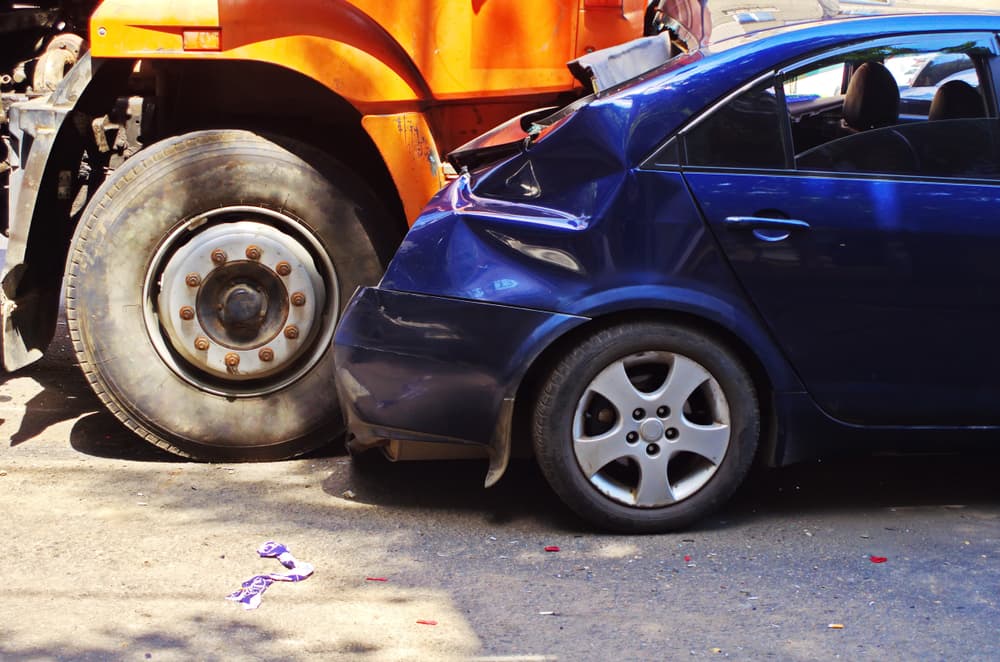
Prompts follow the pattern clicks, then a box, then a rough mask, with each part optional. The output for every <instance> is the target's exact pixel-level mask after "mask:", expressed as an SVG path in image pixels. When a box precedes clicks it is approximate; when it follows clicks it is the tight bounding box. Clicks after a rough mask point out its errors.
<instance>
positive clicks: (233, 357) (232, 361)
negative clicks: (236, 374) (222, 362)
mask: <svg viewBox="0 0 1000 662" xmlns="http://www.w3.org/2000/svg"><path fill="white" fill-rule="evenodd" d="M239 364H240V355H239V354H237V353H236V352H229V353H228V354H226V366H228V367H230V368H235V367H236V366H238V365H239Z"/></svg>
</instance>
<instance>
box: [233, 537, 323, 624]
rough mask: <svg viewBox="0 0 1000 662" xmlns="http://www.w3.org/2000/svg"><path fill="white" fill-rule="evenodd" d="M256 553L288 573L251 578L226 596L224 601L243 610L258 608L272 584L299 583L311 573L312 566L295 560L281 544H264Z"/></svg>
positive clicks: (269, 542)
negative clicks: (274, 561)
mask: <svg viewBox="0 0 1000 662" xmlns="http://www.w3.org/2000/svg"><path fill="white" fill-rule="evenodd" d="M257 553H258V554H259V555H260V556H261V557H262V558H276V559H278V562H279V563H281V565H283V566H285V567H286V568H288V570H289V571H290V572H272V573H269V574H266V575H257V576H255V577H251V578H250V579H248V580H246V581H245V582H243V585H242V587H241V588H240V589H239V590H237V591H234V592H232V593H230V594H229V595H227V596H226V600H232V601H234V602H239V603H240V604H241V605H243V608H244V609H256V608H257V607H259V606H260V601H261V599H262V597H263V593H264V591H266V590H267V587H268V586H270V585H271V584H273V583H274V582H299V581H302V580H303V579H305V578H306V577H308V576H309V575H311V574H312V573H313V567H312V565H310V564H309V563H303V562H301V561H298V560H296V558H295V557H294V556H292V553H291V552H289V551H288V548H287V547H285V546H284V545H282V544H281V543H277V542H272V541H268V542H265V543H264V544H263V545H261V546H260V547H259V548H258V549H257Z"/></svg>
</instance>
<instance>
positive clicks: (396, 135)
mask: <svg viewBox="0 0 1000 662" xmlns="http://www.w3.org/2000/svg"><path fill="white" fill-rule="evenodd" d="M361 124H362V125H363V126H364V128H365V131H367V132H368V135H369V136H371V138H372V140H373V141H374V142H375V146H376V147H378V151H379V152H380V153H381V154H382V158H383V159H384V160H385V163H386V165H387V166H388V167H389V174H390V175H392V179H393V181H394V182H395V184H396V189H397V191H399V197H400V198H401V199H402V201H403V209H404V211H405V212H406V219H407V222H409V223H413V221H415V220H416V218H417V216H418V215H419V214H420V210H422V209H423V208H424V205H426V204H427V201H428V200H430V198H431V196H432V195H434V193H436V192H437V190H438V189H439V188H441V187H442V186H443V185H444V173H443V172H442V169H441V164H440V162H439V161H438V150H437V146H436V145H435V144H434V136H433V135H432V134H431V130H430V127H429V126H428V125H427V120H426V119H425V118H424V116H423V115H421V114H420V113H397V114H394V115H366V116H365V117H363V118H362V119H361Z"/></svg>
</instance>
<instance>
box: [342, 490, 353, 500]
mask: <svg viewBox="0 0 1000 662" xmlns="http://www.w3.org/2000/svg"><path fill="white" fill-rule="evenodd" d="M340 496H342V497H344V498H345V499H353V498H354V497H356V496H357V494H355V493H354V490H344V491H343V492H341V493H340Z"/></svg>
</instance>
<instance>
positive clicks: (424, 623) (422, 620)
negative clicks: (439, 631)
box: [417, 618, 438, 625]
mask: <svg viewBox="0 0 1000 662" xmlns="http://www.w3.org/2000/svg"><path fill="white" fill-rule="evenodd" d="M417 623H419V624H420V625H437V624H438V622H437V621H428V620H424V619H422V618H421V619H420V620H418V621H417Z"/></svg>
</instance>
